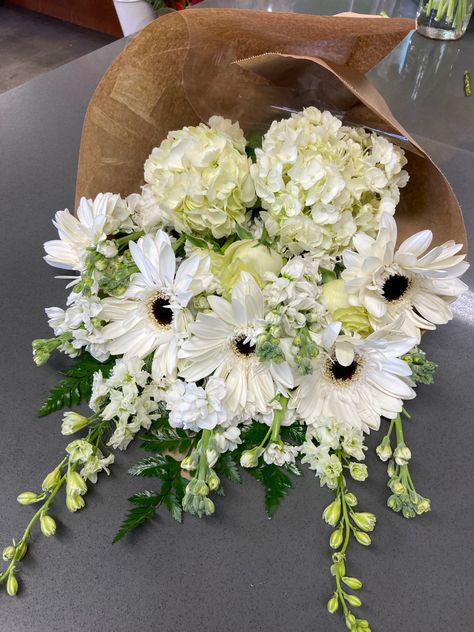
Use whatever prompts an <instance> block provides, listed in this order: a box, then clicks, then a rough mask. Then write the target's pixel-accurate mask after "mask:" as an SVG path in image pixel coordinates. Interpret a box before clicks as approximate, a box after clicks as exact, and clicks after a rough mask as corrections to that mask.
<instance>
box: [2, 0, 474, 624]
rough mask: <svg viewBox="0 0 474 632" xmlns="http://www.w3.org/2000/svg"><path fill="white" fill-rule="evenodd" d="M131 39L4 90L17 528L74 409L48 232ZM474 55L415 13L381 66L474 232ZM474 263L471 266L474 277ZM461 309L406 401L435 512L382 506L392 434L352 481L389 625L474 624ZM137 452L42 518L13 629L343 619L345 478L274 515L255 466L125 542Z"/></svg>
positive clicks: (365, 6) (6, 346)
mask: <svg viewBox="0 0 474 632" xmlns="http://www.w3.org/2000/svg"><path fill="white" fill-rule="evenodd" d="M232 4H233V5H237V4H238V6H240V7H243V6H247V7H248V6H249V5H253V6H254V7H256V8H259V7H260V8H267V9H268V5H272V7H271V8H273V10H276V9H278V8H280V9H282V7H283V8H284V9H285V10H301V11H303V12H304V11H309V10H310V9H312V10H313V12H316V10H317V12H319V13H325V12H329V10H328V5H329V2H317V1H316V0H315V1H314V2H309V1H306V2H297V1H291V0H288V1H285V2H283V1H282V2H273V3H269V2H267V3H259V2H252V3H249V2H238V3H237V2H233V3H225V2H219V3H218V2H206V3H204V6H211V5H212V6H216V5H220V6H231V5H232ZM263 5H267V6H266V7H264V6H263ZM316 7H317V9H316ZM331 7H332V9H331V11H330V12H337V11H340V10H348V9H352V10H357V11H360V12H363V11H370V10H372V11H373V12H379V11H380V10H382V9H385V10H387V11H388V12H389V13H393V14H396V13H397V11H399V9H400V7H402V8H403V10H404V11H405V9H406V11H412V14H413V7H414V4H413V2H410V1H405V2H369V1H365V2H364V1H361V2H351V3H349V2H342V1H341V2H339V1H335V0H334V1H333V0H331ZM400 10H401V9H400ZM125 45H126V41H125V40H119V41H117V42H114V43H113V44H111V45H109V46H107V47H105V48H102V49H100V50H98V51H95V52H94V53H92V54H90V55H87V56H86V57H83V58H81V59H79V60H76V61H74V62H72V63H70V64H68V65H66V66H63V67H61V68H59V69H56V70H54V71H52V72H49V73H47V74H45V75H43V76H41V77H39V78H37V79H34V80H32V81H30V82H28V83H26V84H25V85H23V86H21V87H19V88H16V89H14V90H11V91H9V92H7V93H5V94H3V95H1V96H0V192H1V197H0V200H1V202H0V203H1V207H2V247H1V249H0V265H1V270H2V274H1V277H0V278H1V291H0V292H1V293H0V296H1V305H2V309H1V310H0V319H1V325H0V332H1V337H2V338H1V344H2V346H1V350H2V352H1V354H0V366H1V375H2V381H1V402H2V406H1V408H0V415H1V421H0V423H1V428H2V432H1V440H0V500H1V508H2V511H1V512H0V536H1V538H0V544H2V546H4V545H7V544H8V543H9V541H10V538H11V537H18V535H19V534H20V533H21V532H22V531H23V529H24V526H25V525H26V522H27V520H28V519H29V516H30V515H31V508H28V507H27V508H25V507H21V506H20V505H18V504H17V502H16V500H15V498H16V496H17V494H18V493H19V492H21V491H23V490H26V489H32V488H33V489H36V488H38V487H39V486H40V484H41V480H42V478H43V476H44V474H46V473H47V472H48V471H49V470H50V469H51V467H52V466H54V464H55V463H56V462H57V461H58V460H59V457H60V455H61V453H62V451H63V449H64V446H65V445H66V443H67V440H66V438H65V437H62V436H61V434H60V420H61V415H60V413H57V414H54V415H51V416H50V417H47V418H44V419H38V418H36V417H35V414H34V411H35V409H36V408H37V406H38V405H39V403H40V402H41V401H42V399H43V398H44V396H45V394H46V393H47V390H48V389H49V388H50V387H51V386H52V385H53V384H55V382H56V381H57V379H58V375H57V370H58V368H60V367H61V366H62V362H63V360H62V359H61V358H58V357H55V358H54V360H53V361H52V362H51V363H50V364H48V365H47V366H44V367H41V368H37V367H36V366H35V365H34V364H33V362H32V360H31V347H30V342H31V340H32V339H33V338H39V337H46V336H47V335H48V327H47V323H46V318H45V315H44V307H45V306H51V305H62V304H63V303H64V300H65V297H66V295H65V292H64V282H63V281H60V280H56V279H54V270H53V269H52V268H50V267H49V266H47V265H46V264H45V263H44V262H43V261H42V255H43V251H42V244H43V242H44V241H45V240H47V239H51V238H53V235H54V230H53V227H52V225H51V221H50V220H51V218H52V215H53V213H54V212H55V211H56V210H58V209H60V208H64V207H66V206H68V205H69V208H71V206H70V205H71V204H72V202H73V198H74V187H75V175H76V169H77V157H78V149H79V143H80V134H81V127H82V121H83V117H84V113H85V110H86V107H87V104H88V101H89V99H90V97H91V95H92V93H93V91H94V88H95V86H96V85H97V83H98V81H99V79H100V77H101V76H102V75H103V73H104V72H105V70H106V69H107V67H108V66H109V64H110V63H111V62H112V61H113V59H114V58H115V57H116V56H117V54H118V53H119V52H120V50H121V49H122V48H123V47H124V46H125ZM473 61H474V34H473V33H472V32H468V33H467V34H466V36H465V37H464V38H463V39H461V40H459V41H457V42H450V43H446V42H436V41H431V40H428V39H424V38H423V37H421V36H420V35H418V34H416V33H411V34H409V35H408V37H407V38H406V39H405V40H404V42H402V43H401V44H400V45H399V46H398V48H397V49H396V50H394V51H393V52H392V53H391V54H390V55H389V56H388V57H387V58H386V59H385V60H384V61H383V62H382V63H381V64H379V66H377V67H376V68H375V69H374V70H373V71H372V72H371V78H372V80H373V81H374V82H375V84H376V86H377V87H378V89H379V90H380V91H381V93H382V94H383V95H384V96H385V98H386V99H387V101H388V103H389V105H390V107H391V108H392V110H393V112H394V114H395V116H396V117H397V118H398V119H399V120H400V122H401V123H402V124H403V125H404V126H405V127H406V128H407V129H408V131H409V132H410V133H413V135H414V136H415V137H416V139H417V140H418V141H419V142H420V144H422V145H423V147H424V148H425V149H426V150H427V151H428V152H429V153H430V155H431V156H432V158H433V159H434V160H435V161H436V162H437V163H438V164H439V166H440V167H441V168H442V169H443V170H444V172H445V173H446V175H447V177H448V178H449V180H450V182H451V184H452V186H453V188H454V191H455V193H456V195H457V197H458V199H459V201H460V204H461V206H462V208H463V211H464V216H465V221H466V225H467V230H468V234H470V235H471V239H473V237H474V219H473V218H474V214H473V209H472V205H473V193H472V190H473V187H472V177H473V173H474V97H471V98H470V99H469V98H466V97H465V96H464V93H463V81H462V75H463V71H464V70H465V69H466V68H471V70H474V67H473V66H472V64H473ZM470 64H471V66H470ZM436 212H437V209H436V207H433V213H436ZM472 276H473V275H472V272H468V274H467V275H466V277H467V278H466V279H465V280H466V281H467V282H468V283H470V284H471V285H472ZM454 312H455V318H454V321H453V322H451V323H450V324H449V325H447V326H445V327H442V328H440V329H439V330H438V331H437V332H436V333H429V334H427V335H426V336H425V337H424V339H423V347H424V349H425V351H426V352H427V354H428V356H429V357H430V359H431V360H433V361H435V362H437V363H438V364H439V369H438V372H437V375H436V382H435V385H434V386H432V387H420V388H419V389H418V397H417V398H416V400H414V401H413V402H410V403H409V411H410V413H411V415H412V422H411V423H410V424H409V426H408V427H407V431H406V434H407V437H406V439H407V443H408V444H409V445H410V447H411V449H412V452H413V454H414V462H413V468H412V470H413V475H414V479H415V482H416V485H417V489H419V491H420V492H421V493H422V494H424V495H427V496H429V497H430V498H431V501H432V511H431V513H429V514H426V515H423V516H422V517H420V518H417V519H416V520H411V521H407V520H404V519H402V518H401V517H400V516H399V515H397V514H394V513H392V512H391V511H389V510H388V509H387V508H386V507H385V503H386V498H387V489H386V488H385V471H384V465H383V464H382V463H380V462H379V461H378V460H377V459H376V458H375V456H374V454H373V449H372V448H373V447H374V446H375V445H377V443H378V440H379V438H380V436H376V435H372V436H370V437H369V439H368V444H369V446H370V448H371V449H369V454H368V457H367V464H368V466H369V472H370V478H369V480H368V481H367V482H366V483H364V484H357V485H354V487H355V491H356V493H357V495H358V497H359V500H360V505H361V507H363V508H364V509H365V510H368V511H373V512H374V513H375V514H376V515H377V517H378V522H377V527H376V531H375V534H374V543H373V546H371V547H370V548H369V549H365V548H363V547H356V545H353V546H352V547H351V550H350V553H349V559H350V562H349V563H350V571H351V574H352V575H356V576H357V577H360V578H361V579H362V580H363V581H364V588H363V594H362V595H361V596H362V598H363V601H364V608H363V611H362V612H363V615H364V616H365V617H367V618H368V619H369V621H370V622H371V626H372V630H374V632H395V631H398V630H413V631H414V632H431V631H432V630H438V629H443V630H444V629H454V630H459V631H464V630H466V631H467V630H470V629H472V595H473V594H474V574H473V573H472V562H473V559H474V555H473V554H474V544H473V543H474V538H473V527H472V525H473V524H474V504H473V502H472V490H473V488H474V475H473V466H472V446H473V445H474V426H473V413H472V411H473V410H474V388H473V385H472V373H473V368H474V362H473V357H474V353H473V352H474V344H473V339H474V336H473V326H474V322H473V318H474V297H473V294H472V292H468V293H467V294H466V295H465V296H464V297H463V298H462V299H460V300H459V301H458V302H457V303H456V304H455V305H454ZM140 455H141V453H140V451H139V450H138V449H137V448H134V447H131V448H130V449H129V451H128V452H127V453H125V454H119V455H118V457H117V463H116V465H114V466H113V471H112V474H111V476H110V477H106V476H103V477H102V478H101V480H100V481H99V483H98V484H97V485H96V486H95V487H94V489H93V490H91V491H90V492H89V493H88V495H87V497H86V502H87V507H86V509H85V510H83V511H81V512H78V513H77V514H74V515H72V514H69V513H68V512H67V511H66V510H65V508H64V507H62V504H61V503H57V504H56V507H55V509H54V511H53V512H52V513H53V514H54V515H55V517H57V519H58V522H59V528H58V533H57V536H56V537H54V538H51V539H49V540H46V539H45V538H43V537H42V536H41V535H39V534H38V533H37V532H36V531H35V535H34V536H33V542H32V546H31V553H29V554H28V556H27V557H26V558H25V560H24V562H23V563H22V569H21V592H20V593H19V595H18V598H16V599H12V598H9V597H8V596H7V595H6V593H5V592H3V591H2V592H1V593H0V600H1V602H2V603H1V609H0V611H1V616H0V632H76V631H77V632H79V631H85V632H112V631H114V632H131V631H135V630H140V631H143V632H145V631H160V632H175V631H176V630H183V631H186V632H187V631H189V630H199V631H200V630H209V631H210V632H214V631H217V630H219V631H223V632H286V631H287V630H293V631H294V632H314V631H317V632H337V631H341V630H343V629H345V628H344V623H343V621H342V620H341V619H340V617H331V616H330V615H328V614H327V612H326V610H325V603H326V600H327V599H328V597H329V596H330V594H331V590H332V581H331V578H330V576H329V564H330V555H329V551H328V546H327V538H328V536H329V529H328V528H327V527H326V526H325V525H323V524H322V522H321V513H322V510H323V508H324V506H325V505H326V504H327V503H328V501H329V498H330V495H329V494H328V492H327V490H326V489H320V488H319V483H318V481H317V480H316V479H314V477H313V476H312V474H311V473H310V472H309V471H306V472H305V473H304V476H303V477H302V478H301V479H300V480H298V481H296V484H295V489H294V490H293V491H292V492H291V493H290V494H289V496H288V498H287V499H286V500H285V501H284V502H283V503H282V505H281V507H280V508H279V510H278V512H277V514H276V515H275V517H274V519H273V520H271V521H270V520H268V519H267V518H266V517H265V514H264V510H263V502H262V500H263V499H262V492H261V490H260V488H259V486H258V484H257V483H256V482H255V481H254V480H253V479H250V477H248V476H246V477H245V481H244V485H242V486H239V485H233V484H227V485H226V496H225V497H224V498H219V500H218V503H217V513H216V515H215V516H214V517H212V518H210V519H205V520H197V519H194V518H191V517H187V518H186V519H185V521H184V523H183V525H178V524H177V523H175V522H174V521H172V519H171V518H170V517H169V516H167V515H160V517H158V518H157V519H156V520H155V521H154V522H153V523H151V524H149V525H147V526H146V527H144V528H143V529H142V530H141V531H140V532H136V533H135V534H132V535H131V536H130V537H127V538H125V539H124V540H122V541H121V542H120V543H118V544H115V545H113V546H112V545H111V541H112V538H113V535H114V533H115V531H116V529H117V527H118V525H119V524H120V522H121V520H122V518H123V516H124V514H125V511H126V509H127V500H126V499H127V497H128V496H129V495H131V494H132V493H134V492H136V491H139V490H141V489H144V488H146V486H147V485H146V483H144V482H143V481H141V480H137V479H135V478H133V477H131V476H128V475H127V473H126V470H127V467H128V466H129V465H130V464H131V463H133V462H134V461H135V460H137V459H138V458H139V456H140Z"/></svg>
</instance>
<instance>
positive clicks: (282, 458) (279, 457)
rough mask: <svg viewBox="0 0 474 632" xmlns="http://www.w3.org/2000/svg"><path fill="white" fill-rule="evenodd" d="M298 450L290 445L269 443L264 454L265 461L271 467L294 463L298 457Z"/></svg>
mask: <svg viewBox="0 0 474 632" xmlns="http://www.w3.org/2000/svg"><path fill="white" fill-rule="evenodd" d="M298 452H299V450H298V448H297V447H296V446H294V445H289V444H288V443H283V444H282V443H273V442H272V443H269V444H268V446H267V447H266V448H265V450H264V452H263V460H264V461H265V463H268V464H269V465H270V464H272V463H274V464H275V465H278V466H279V467H281V466H282V465H285V463H294V462H295V459H296V457H297V456H298Z"/></svg>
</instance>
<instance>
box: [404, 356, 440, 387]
mask: <svg viewBox="0 0 474 632" xmlns="http://www.w3.org/2000/svg"><path fill="white" fill-rule="evenodd" d="M402 360H404V361H405V362H406V363H407V364H409V365H410V368H411V372H412V374H411V378H412V380H413V381H414V382H417V383H418V384H433V381H434V374H435V372H436V369H437V368H438V365H437V364H435V363H434V362H430V361H429V360H427V359H426V353H425V352H424V351H422V350H421V349H420V348H419V347H414V348H413V349H412V350H411V351H410V353H407V354H406V355H404V356H403V358H402Z"/></svg>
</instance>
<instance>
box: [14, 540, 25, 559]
mask: <svg viewBox="0 0 474 632" xmlns="http://www.w3.org/2000/svg"><path fill="white" fill-rule="evenodd" d="M15 551H16V554H15V557H16V559H17V560H22V559H23V558H24V557H25V555H26V554H27V552H28V545H27V544H26V542H25V541H24V540H22V541H20V542H19V543H18V544H17V545H16V547H15Z"/></svg>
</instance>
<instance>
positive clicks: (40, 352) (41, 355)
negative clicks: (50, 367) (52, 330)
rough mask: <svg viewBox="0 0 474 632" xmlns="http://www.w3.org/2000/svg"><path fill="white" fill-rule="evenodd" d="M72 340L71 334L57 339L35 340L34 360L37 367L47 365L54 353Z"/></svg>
mask: <svg viewBox="0 0 474 632" xmlns="http://www.w3.org/2000/svg"><path fill="white" fill-rule="evenodd" d="M70 338H71V334H69V333H66V334H61V335H60V336H56V338H37V339H36V340H33V343H32V347H33V360H34V362H35V364H36V365H37V366H42V365H43V364H46V362H47V361H48V360H49V358H50V356H51V354H52V353H53V351H56V349H59V348H60V347H62V346H63V345H64V344H66V343H67V342H68V341H69V340H70Z"/></svg>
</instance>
